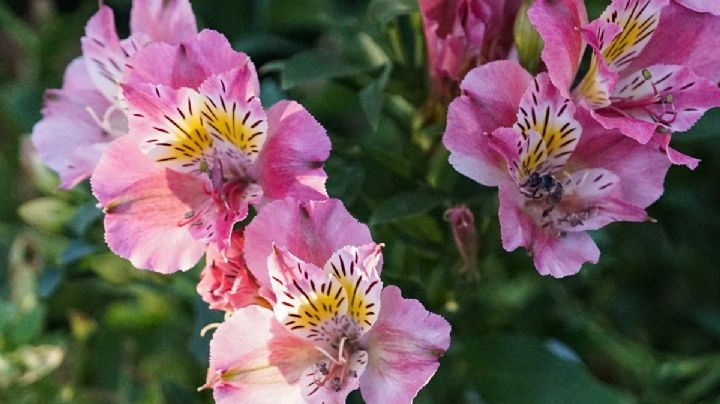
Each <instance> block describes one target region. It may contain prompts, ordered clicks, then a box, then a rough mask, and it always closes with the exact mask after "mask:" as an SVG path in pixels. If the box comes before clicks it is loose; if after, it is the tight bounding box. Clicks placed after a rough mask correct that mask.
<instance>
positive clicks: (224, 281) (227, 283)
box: [197, 230, 267, 311]
mask: <svg viewBox="0 0 720 404" xmlns="http://www.w3.org/2000/svg"><path fill="white" fill-rule="evenodd" d="M244 244H245V240H244V238H243V232H242V230H240V231H236V232H233V234H232V237H231V241H230V247H229V248H228V251H227V252H226V255H225V257H223V256H222V254H220V252H219V251H218V250H217V249H216V248H215V247H213V246H210V247H209V248H208V251H207V254H206V256H205V268H204V269H203V271H202V273H201V274H200V282H199V283H198V285H197V291H198V294H200V296H201V297H202V299H203V300H204V301H205V302H206V303H207V304H208V305H210V308H211V309H214V310H225V311H234V310H237V309H239V308H242V307H245V306H249V305H251V304H260V305H267V303H266V302H265V299H263V298H262V297H260V295H259V294H258V288H259V286H258V283H257V280H255V277H254V276H253V274H252V273H250V271H248V269H247V265H246V264H245V258H244V257H243V247H244Z"/></svg>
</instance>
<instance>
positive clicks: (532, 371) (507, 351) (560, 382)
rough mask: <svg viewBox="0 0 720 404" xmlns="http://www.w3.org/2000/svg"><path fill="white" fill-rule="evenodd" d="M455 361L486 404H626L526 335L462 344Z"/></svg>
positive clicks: (578, 366) (580, 367)
mask: <svg viewBox="0 0 720 404" xmlns="http://www.w3.org/2000/svg"><path fill="white" fill-rule="evenodd" d="M460 358H465V359H463V360H464V361H466V362H467V363H466V364H467V365H468V366H469V367H470V369H471V370H470V373H471V376H472V378H473V379H474V382H475V387H477V389H478V390H479V392H480V395H481V396H482V397H483V398H484V399H485V400H486V401H487V402H489V403H508V404H512V403H535V404H543V403H548V404H555V403H593V404H606V403H607V404H615V403H628V402H631V400H630V399H629V398H628V397H626V396H624V395H623V394H621V393H620V392H618V391H615V390H613V389H611V388H609V387H607V386H605V385H603V384H602V383H600V382H599V381H597V380H595V379H594V378H593V377H592V375H591V374H590V373H589V372H588V371H587V369H586V368H585V367H584V366H583V365H581V364H578V363H576V362H573V361H568V360H564V359H561V358H560V357H558V356H556V355H554V354H553V353H551V352H550V351H549V350H548V349H547V348H546V346H545V344H544V343H543V342H542V341H540V340H538V339H535V338H532V337H526V336H520V335H501V334H495V335H488V336H485V337H482V338H480V339H478V340H473V341H472V342H469V343H467V344H466V345H463V346H462V347H461V348H460V354H459V355H458V357H457V358H456V359H460Z"/></svg>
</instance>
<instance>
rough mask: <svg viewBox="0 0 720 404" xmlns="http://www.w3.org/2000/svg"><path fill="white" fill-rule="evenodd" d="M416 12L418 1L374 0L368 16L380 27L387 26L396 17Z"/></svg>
mask: <svg viewBox="0 0 720 404" xmlns="http://www.w3.org/2000/svg"><path fill="white" fill-rule="evenodd" d="M416 11H418V7H417V1H416V0H373V1H371V2H370V5H369V6H368V15H369V16H370V18H371V19H373V20H374V21H377V22H378V23H379V24H380V25H386V24H387V23H389V22H390V21H392V20H393V19H394V18H396V17H399V16H401V15H407V14H410V13H413V12H416Z"/></svg>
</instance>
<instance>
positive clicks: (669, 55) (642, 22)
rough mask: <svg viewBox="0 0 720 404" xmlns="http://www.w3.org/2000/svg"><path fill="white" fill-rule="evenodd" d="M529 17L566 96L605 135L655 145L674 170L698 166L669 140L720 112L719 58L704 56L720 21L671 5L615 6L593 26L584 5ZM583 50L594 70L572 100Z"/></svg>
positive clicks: (647, 1)
mask: <svg viewBox="0 0 720 404" xmlns="http://www.w3.org/2000/svg"><path fill="white" fill-rule="evenodd" d="M689 3H692V2H689ZM706 11H707V10H706ZM529 16H530V19H531V21H532V22H533V24H534V25H535V27H536V28H537V30H538V31H539V32H540V35H541V36H542V37H543V39H544V41H545V49H544V50H543V53H542V58H543V61H544V62H545V64H546V66H547V68H548V73H549V75H550V78H551V79H552V81H553V83H554V84H555V85H556V86H557V87H558V88H559V89H560V91H561V93H562V95H563V96H565V97H570V96H572V98H574V99H575V100H576V101H577V102H578V103H580V104H581V105H582V106H583V107H584V108H586V109H588V110H589V111H590V114H591V115H592V117H593V118H594V119H595V120H597V121H598V122H599V123H600V124H601V125H602V126H603V127H605V128H607V129H618V130H619V131H620V132H622V133H623V134H625V135H627V136H629V137H631V138H633V139H635V140H637V141H638V142H640V143H643V144H645V143H647V142H649V141H651V140H653V142H654V143H656V144H660V145H661V146H662V147H663V148H665V149H666V150H667V151H668V156H669V157H670V159H671V161H672V162H673V163H676V164H684V165H687V166H688V167H690V168H694V167H695V166H696V165H697V163H698V161H697V160H696V159H693V158H691V157H688V156H684V155H682V154H680V153H678V152H675V151H673V150H672V149H670V148H668V147H667V144H668V143H669V134H670V133H671V132H683V131H686V130H688V129H690V128H691V127H692V126H693V125H694V124H695V122H697V120H698V119H700V117H701V116H702V115H703V114H704V113H705V111H707V110H708V109H709V108H713V107H716V106H719V105H720V89H718V87H717V85H716V83H717V82H718V80H720V73H719V72H720V57H715V56H712V55H710V54H712V53H714V52H707V49H708V46H712V45H711V44H710V42H712V41H715V40H716V38H717V37H718V31H719V30H720V18H718V17H717V16H714V15H712V14H711V13H698V12H695V11H692V10H691V9H689V8H686V7H683V6H681V5H679V4H676V3H675V2H670V0H613V1H612V3H611V4H610V5H609V6H608V8H607V9H606V10H605V12H603V14H602V15H601V16H600V17H599V18H598V19H597V20H594V21H592V22H590V23H587V14H586V12H585V8H584V6H583V4H582V1H581V0H559V1H549V0H538V1H537V2H536V3H535V4H534V5H533V6H532V8H531V9H530V12H529ZM689 26H692V27H694V28H693V29H691V30H690V29H687V27H689ZM689 32H692V33H689ZM585 45H589V46H590V48H591V49H592V51H593V56H592V59H591V63H590V68H589V70H588V72H587V73H586V74H585V75H584V76H583V78H582V80H580V83H579V84H578V85H577V86H576V87H575V88H574V89H572V94H571V92H570V91H571V86H572V83H573V82H574V80H575V75H576V74H577V72H578V67H579V64H580V58H581V56H582V53H583V51H584V49H585Z"/></svg>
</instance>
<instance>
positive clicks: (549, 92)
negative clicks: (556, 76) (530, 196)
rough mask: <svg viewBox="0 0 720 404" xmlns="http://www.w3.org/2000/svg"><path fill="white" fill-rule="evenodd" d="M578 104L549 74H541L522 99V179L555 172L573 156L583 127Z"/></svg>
mask: <svg viewBox="0 0 720 404" xmlns="http://www.w3.org/2000/svg"><path fill="white" fill-rule="evenodd" d="M574 115H575V104H574V103H572V102H571V101H570V100H569V99H567V98H565V97H563V96H562V95H561V93H560V91H558V89H557V88H556V87H555V86H554V85H553V84H552V82H551V81H550V78H549V76H548V75H547V74H544V73H542V74H539V75H538V76H537V77H535V79H534V80H533V82H532V84H531V85H530V86H529V87H528V89H527V91H526V92H525V94H524V95H523V98H522V99H521V100H520V106H519V112H518V114H517V123H516V124H515V126H514V127H515V128H516V129H518V130H519V131H520V133H522V135H523V138H524V139H523V141H522V142H521V144H520V145H519V149H520V156H519V158H520V161H519V163H520V167H519V169H518V178H517V179H518V182H519V183H523V182H525V181H526V180H527V177H528V176H529V175H530V174H531V173H538V174H540V175H544V174H553V173H555V172H556V171H557V170H559V169H561V168H562V167H563V166H564V165H565V163H566V162H567V160H568V159H569V158H570V155H571V154H572V152H573V150H575V146H576V145H577V143H578V141H579V139H580V136H581V135H582V126H580V124H579V123H578V122H577V121H576V120H575V118H574Z"/></svg>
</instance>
